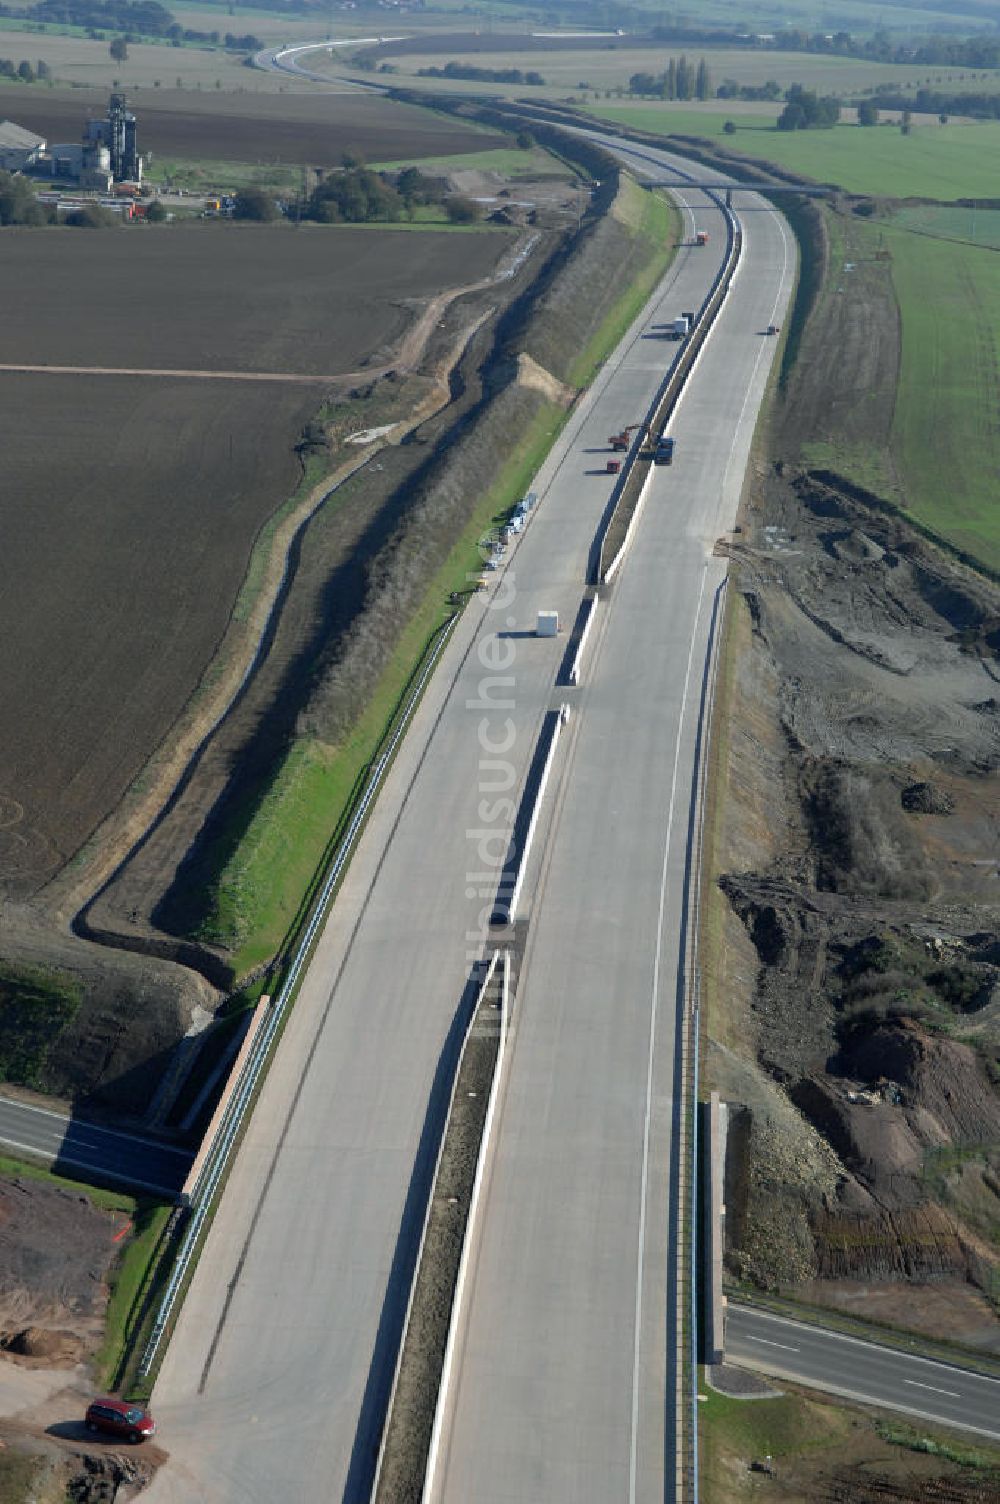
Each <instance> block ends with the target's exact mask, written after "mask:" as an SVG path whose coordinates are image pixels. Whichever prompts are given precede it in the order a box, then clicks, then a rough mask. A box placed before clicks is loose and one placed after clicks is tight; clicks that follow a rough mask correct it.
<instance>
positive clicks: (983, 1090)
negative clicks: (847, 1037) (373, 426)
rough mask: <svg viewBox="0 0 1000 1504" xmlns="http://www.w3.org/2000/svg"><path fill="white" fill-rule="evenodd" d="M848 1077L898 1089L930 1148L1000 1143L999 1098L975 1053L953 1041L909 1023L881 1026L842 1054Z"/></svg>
mask: <svg viewBox="0 0 1000 1504" xmlns="http://www.w3.org/2000/svg"><path fill="white" fill-rule="evenodd" d="M840 1063H841V1064H842V1065H843V1067H844V1069H845V1071H846V1072H848V1073H850V1074H851V1075H854V1076H857V1077H860V1078H861V1080H863V1081H867V1082H873V1083H883V1082H888V1083H895V1084H896V1085H897V1086H898V1087H899V1088H901V1093H899V1092H893V1093H892V1097H891V1100H892V1101H894V1102H895V1101H897V1099H898V1103H899V1107H900V1111H901V1112H903V1113H905V1114H907V1115H908V1116H909V1119H910V1120H911V1121H912V1123H913V1127H914V1131H915V1132H916V1133H918V1134H919V1135H920V1136H921V1137H922V1138H924V1140H925V1141H926V1142H928V1143H933V1142H935V1141H936V1142H939V1143H944V1142H948V1141H951V1142H953V1143H960V1144H976V1143H991V1142H992V1141H993V1140H994V1139H996V1138H998V1137H1000V1094H998V1093H997V1091H996V1090H995V1088H994V1086H993V1084H992V1082H990V1081H989V1080H988V1079H987V1077H986V1073H985V1071H984V1069H983V1064H982V1061H981V1059H980V1057H979V1055H978V1054H977V1052H976V1051H975V1050H973V1049H971V1048H970V1046H969V1045H967V1044H962V1043H960V1042H959V1041H958V1040H955V1039H947V1038H941V1037H936V1038H935V1037H932V1036H931V1035H930V1034H928V1033H927V1031H926V1030H925V1029H923V1028H921V1027H920V1025H919V1024H916V1023H913V1022H910V1021H901V1022H899V1023H886V1024H882V1025H881V1026H880V1027H879V1028H877V1029H875V1030H874V1031H873V1032H871V1033H870V1034H864V1035H862V1036H860V1037H858V1036H855V1037H854V1038H853V1039H851V1041H850V1042H849V1043H848V1044H847V1045H845V1047H844V1048H843V1050H842V1051H841V1059H840Z"/></svg>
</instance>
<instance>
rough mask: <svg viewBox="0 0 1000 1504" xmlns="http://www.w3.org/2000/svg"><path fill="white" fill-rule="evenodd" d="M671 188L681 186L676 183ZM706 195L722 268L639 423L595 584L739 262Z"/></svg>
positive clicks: (607, 569)
mask: <svg viewBox="0 0 1000 1504" xmlns="http://www.w3.org/2000/svg"><path fill="white" fill-rule="evenodd" d="M677 186H681V185H680V184H678V185H677ZM709 197H710V198H713V199H714V200H715V202H716V205H717V207H718V208H719V209H720V210H721V211H722V213H723V215H724V216H725V219H726V226H727V231H728V241H727V246H726V259H725V260H724V262H723V263H722V266H721V267H720V268H719V273H718V275H717V277H716V278H715V280H714V282H713V283H712V286H711V288H710V289H709V292H708V295H707V297H706V298H705V300H704V302H703V303H702V305H701V307H700V308H699V310H698V314H697V317H696V319H695V321H694V327H693V329H692V331H691V333H690V334H689V336H688V340H687V344H686V345H685V347H684V349H683V350H682V351H681V354H680V356H679V358H678V360H677V363H676V365H675V366H674V367H673V369H672V370H671V371H670V372H669V374H668V376H667V378H666V380H665V382H664V384H663V386H662V388H661V389H660V391H659V392H658V393H657V395H656V397H655V398H654V400H653V402H652V404H651V405H650V409H649V417H648V419H647V421H646V423H644V424H643V429H642V434H643V437H642V439H641V441H640V442H638V443H637V444H636V447H635V448H634V449H633V451H632V453H631V454H630V455H629V457H628V459H627V461H626V466H625V473H624V475H623V476H622V480H621V482H620V487H619V491H618V498H617V500H616V502H615V507H614V510H613V512H612V514H611V516H610V517H609V518H608V521H607V525H606V527H605V529H604V535H603V537H602V538H601V547H600V554H599V558H598V564H597V583H598V584H604V583H605V582H606V581H608V580H609V579H610V578H611V576H612V574H613V573H614V571H615V569H616V568H617V566H618V563H619V560H620V559H621V556H622V554H623V553H624V552H625V548H626V546H627V544H628V541H629V538H630V535H631V530H632V523H631V522H630V523H629V527H628V529H627V530H626V534H625V538H624V540H623V541H622V542H621V544H620V545H619V547H618V548H617V550H616V552H615V554H614V557H613V558H611V559H607V558H606V557H605V550H606V547H607V541H608V538H609V537H610V536H611V530H612V527H613V526H614V523H615V520H616V518H617V517H618V516H619V514H620V513H621V512H622V510H623V508H624V507H625V506H626V504H627V501H628V499H629V498H630V497H631V496H632V495H633V493H634V492H638V495H637V496H636V498H635V501H634V504H633V519H634V517H635V516H636V515H637V514H638V512H639V509H640V507H641V505H642V501H643V499H644V494H645V487H646V485H647V483H648V481H649V477H650V475H651V473H652V470H653V465H654V461H653V458H652V453H651V451H650V449H649V446H650V445H654V446H655V443H656V439H657V437H658V436H659V434H660V433H661V432H662V431H663V428H664V425H665V424H666V422H667V421H668V419H669V417H670V415H671V413H672V412H673V410H674V408H675V406H676V405H677V402H678V400H679V398H680V395H681V392H682V391H683V390H684V386H685V383H686V382H687V379H688V376H689V375H690V374H691V371H692V370H693V368H694V365H695V362H696V361H697V359H698V357H699V355H700V354H701V351H702V349H703V348H704V345H705V341H706V340H707V338H708V335H709V332H710V331H711V328H712V325H713V324H714V322H715V319H716V317H717V316H718V313H719V310H720V309H721V307H722V305H723V303H724V302H725V299H726V295H727V293H728V292H729V288H730V285H731V284H732V280H733V277H734V275H735V273H736V268H737V266H738V265H739V259H740V255H741V254H742V248H743V237H742V231H741V229H740V223H739V220H738V218H737V216H736V215H735V214H734V213H733V211H732V210H731V209H730V208H728V207H727V206H726V205H725V204H724V203H723V202H722V201H721V200H720V199H719V197H718V195H717V194H714V193H713V194H709ZM644 450H645V451H646V452H645V453H644V452H643V451H644Z"/></svg>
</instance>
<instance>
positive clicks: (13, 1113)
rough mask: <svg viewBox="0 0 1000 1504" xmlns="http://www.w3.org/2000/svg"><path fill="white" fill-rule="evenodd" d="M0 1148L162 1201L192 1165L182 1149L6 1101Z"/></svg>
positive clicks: (0, 1106)
mask: <svg viewBox="0 0 1000 1504" xmlns="http://www.w3.org/2000/svg"><path fill="white" fill-rule="evenodd" d="M0 1145H2V1146H3V1147H5V1148H8V1149H12V1150H13V1151H14V1152H15V1153H19V1152H22V1153H23V1152H24V1151H27V1152H28V1153H29V1154H33V1155H37V1156H39V1157H40V1158H42V1159H45V1160H47V1161H49V1163H50V1164H51V1165H52V1168H53V1169H54V1170H56V1171H57V1172H58V1171H59V1170H65V1171H66V1172H67V1173H71V1174H73V1175H79V1176H81V1177H82V1178H84V1179H86V1178H87V1177H88V1176H94V1177H95V1178H97V1179H102V1178H103V1179H105V1180H113V1181H120V1182H121V1183H122V1184H123V1185H130V1186H133V1187H135V1189H137V1190H147V1191H153V1192H155V1193H156V1194H158V1195H162V1196H166V1197H172V1196H173V1195H175V1194H176V1193H177V1192H178V1191H179V1190H180V1188H181V1186H182V1185H183V1184H184V1181H185V1179H186V1177H187V1172H188V1169H189V1168H190V1165H191V1160H192V1155H191V1154H190V1152H189V1151H188V1150H187V1149H176V1148H174V1147H173V1146H172V1145H170V1144H164V1143H161V1142H160V1141H159V1140H157V1139H152V1138H144V1137H143V1136H142V1135H141V1134H137V1133H124V1132H120V1131H119V1130H117V1129H114V1128H102V1127H99V1126H98V1125H97V1124H96V1123H86V1122H82V1121H81V1120H80V1119H79V1118H72V1117H69V1116H67V1115H64V1114H63V1113H60V1112H52V1111H51V1110H50V1109H48V1108H45V1107H35V1106H33V1105H32V1104H30V1103H28V1102H13V1101H11V1100H10V1099H9V1098H7V1097H0Z"/></svg>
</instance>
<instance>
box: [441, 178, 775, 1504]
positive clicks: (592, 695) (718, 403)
mask: <svg viewBox="0 0 1000 1504" xmlns="http://www.w3.org/2000/svg"><path fill="white" fill-rule="evenodd" d="M740 213H741V218H742V220H743V224H744V227H745V234H746V251H745V261H744V264H743V266H742V268H741V270H740V272H739V275H738V277H737V279H736V283H735V286H734V289H733V293H732V295H731V298H730V299H729V301H728V302H727V304H726V306H725V308H724V311H723V312H722V314H721V316H720V319H719V322H718V325H717V328H716V330H715V332H714V333H713V334H712V336H711V338H710V341H709V344H708V346H707V348H706V349H705V351H704V353H703V354H702V356H701V357H700V360H699V362H698V365H697V367H696V370H695V373H694V375H693V377H692V379H691V381H690V383H689V386H688V389H687V390H686V392H685V394H684V395H683V397H682V399H681V403H680V407H679V409H678V411H677V413H676V415H675V418H674V419H673V421H672V423H671V430H670V431H671V433H672V434H673V436H674V437H675V439H676V451H675V459H674V463H673V465H672V466H671V467H670V468H669V469H668V468H662V469H660V470H657V471H656V472H655V480H654V482H653V485H652V489H651V492H650V495H649V498H648V500H647V502H646V506H645V509H644V512H643V514H642V516H641V519H640V521H639V524H638V527H637V530H636V533H635V538H634V541H633V543H632V546H631V552H630V554H629V556H628V558H627V559H626V561H625V564H624V566H623V569H622V572H621V575H620V578H619V579H618V581H617V582H616V583H615V585H614V587H613V589H612V591H611V593H610V595H609V597H608V598H607V600H606V602H605V604H604V605H603V607H602V615H601V617H600V618H599V623H600V633H599V636H598V639H597V641H596V642H595V643H594V645H593V647H592V648H591V649H590V650H589V657H588V660H585V662H584V665H583V679H582V685H583V688H582V692H581V695H580V700H579V704H578V706H577V710H576V715H575V717H574V720H573V722H571V730H570V735H569V738H568V739H567V751H566V755H565V758H564V760H563V767H562V770H561V773H559V774H557V775H554V776H556V777H558V779H559V781H558V786H557V788H556V790H555V792H554V793H553V794H552V797H551V800H550V805H551V809H550V819H549V833H548V842H547V848H546V851H545V854H544V858H543V860H542V861H541V863H540V864H539V870H538V872H537V873H536V877H535V882H534V885H533V886H532V885H529V888H528V889H527V890H526V894H525V899H524V904H523V913H522V915H521V917H526V918H528V920H529V932H528V942H527V948H526V952H525V958H524V965H523V969H522V974H521V981H520V985H519V988H518V997H517V1003H516V1009H515V1020H514V1035H513V1049H512V1056H511V1063H510V1075H509V1080H508V1085H507V1089H506V1096H505V1099H504V1101H503V1106H502V1112H501V1116H500V1123H499V1136H498V1141H497V1150H496V1159H495V1163H494V1165H493V1169H492V1172H491V1176H490V1180H489V1189H488V1194H487V1197H486V1200H485V1202H484V1206H483V1214H482V1223H481V1238H480V1247H479V1252H478V1258H477V1261H476V1264H475V1267H474V1274H473V1278H472V1280H471V1282H470V1287H469V1300H468V1320H467V1323H466V1327H465V1331H464V1338H463V1341H462V1346H461V1350H460V1355H459V1367H458V1369H457V1371H456V1376H455V1383H454V1392H455V1396H456V1398H455V1400H454V1409H453V1414H452V1416H451V1418H450V1426H449V1427H448V1434H449V1442H448V1445H447V1448H446V1452H445V1457H444V1461H443V1464H442V1478H441V1483H440V1487H439V1489H438V1490H437V1492H436V1494H435V1498H436V1499H442V1500H444V1501H446V1504H467V1501H468V1500H471V1499H475V1500H476V1504H510V1501H514V1500H517V1501H519V1504H543V1501H544V1504H607V1501H608V1500H612V1499H613V1500H621V1501H628V1504H654V1501H655V1504H662V1501H663V1500H664V1499H665V1498H671V1497H672V1496H673V1488H674V1450H675V1449H674V1434H675V1416H674V1393H675V1379H676V1347H675V1343H674V1332H675V1321H676V1313H675V1307H674V1302H673V1285H672V1271H673V1268H674V1259H675V1253H676V1243H675V1215H676V1181H675V1176H676V1152H677V1145H676V1128H677V1118H678V1110H679V1106H678V1098H677V1089H676V1072H677V1032H676V1031H677V1026H678V1023H679V1017H680V1012H681V1008H682V1006H683V1000H684V993H683V981H682V978H683V961H684V956H683V948H682V936H683V930H684V914H685V909H684V895H685V881H686V861H687V846H688V831H689V816H690V810H691V800H692V792H693V787H694V774H695V742H696V733H697V726H698V716H699V705H700V700H701V694H702V685H703V681H704V676H705V670H706V663H707V649H708V643H709V629H710V624H711V622H712V619H713V611H714V609H715V602H716V599H717V595H718V592H719V590H720V588H721V586H722V583H723V580H724V578H725V572H726V566H725V563H724V561H723V560H721V559H717V558H714V557H713V555H712V549H713V545H714V543H715V541H716V539H717V538H718V536H719V535H720V533H722V532H723V531H725V530H726V529H727V528H729V527H731V526H732V524H733V522H734V520H735V515H736V508H737V505H738V502H739V497H740V492H741V489H742V484H743V477H744V472H745V468H746V463H747V457H748V451H749V445H750V440H751V437H752V433H753V428H754V423H755V419H756V413H757V409H758V406H759V403H760V400H761V398H762V395H763V389H764V383H765V380H766V376H767V372H768V368H769V363H770V355H771V350H772V348H773V347H772V346H771V345H770V344H769V343H768V342H767V341H766V340H763V339H762V337H761V335H762V331H763V330H764V329H766V327H767V325H768V324H769V323H772V322H781V321H782V320H783V317H784V310H785V306H786V303H787V300H788V298H789V295H790V292H791V287H792V280H793V277H794V271H795V257H794V250H793V244H792V241H791V236H790V233H789V232H788V230H787V228H786V227H785V226H784V224H783V222H782V221H781V220H780V219H779V218H778V217H777V216H776V215H775V214H773V213H772V212H770V211H769V210H768V209H766V208H764V207H763V206H762V205H761V204H760V201H759V200H755V199H753V198H751V197H750V196H749V195H748V196H745V198H744V201H743V204H742V207H741V209H740ZM547 797H548V796H547Z"/></svg>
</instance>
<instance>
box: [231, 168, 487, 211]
mask: <svg viewBox="0 0 1000 1504" xmlns="http://www.w3.org/2000/svg"><path fill="white" fill-rule="evenodd" d="M427 205H439V206H440V207H441V209H442V211H443V213H444V215H445V216H446V217H447V218H448V219H449V220H450V221H451V223H452V224H472V223H474V222H475V221H476V220H477V219H478V218H479V217H480V207H479V205H478V204H477V203H475V202H474V200H472V199H469V198H465V197H464V196H462V195H460V194H452V193H449V192H448V186H447V183H446V181H445V180H444V178H437V177H430V176H428V175H427V174H426V173H423V172H421V171H420V169H419V168H417V167H404V168H402V169H401V170H400V171H398V172H375V171H374V170H373V169H372V168H370V167H365V166H364V165H363V164H362V163H360V162H356V161H352V162H351V163H350V164H349V165H347V166H345V167H343V168H341V169H339V170H338V171H334V172H329V173H326V174H325V175H324V176H323V177H322V178H321V179H320V181H319V182H318V183H317V184H316V186H315V188H314V189H313V190H312V192H311V193H310V194H308V195H307V196H306V197H305V198H304V199H303V200H302V201H301V202H299V203H291V204H289V203H285V204H282V203H281V202H279V201H278V200H276V199H275V197H274V194H273V193H268V192H266V191H265V190H264V189H262V188H245V189H243V191H242V192H241V193H238V194H237V195H236V202H235V206H234V209H233V217H234V218H235V219H247V220H257V221H264V222H266V221H269V220H275V219H278V218H279V217H280V216H281V215H282V214H293V215H295V216H296V217H298V218H300V219H307V220H314V221H315V222H316V223H317V224H325V225H335V224H372V223H378V222H380V221H381V222H382V223H393V222H395V221H398V220H401V219H408V218H412V217H413V215H414V213H415V212H416V210H417V209H418V208H421V207H424V206H427Z"/></svg>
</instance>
